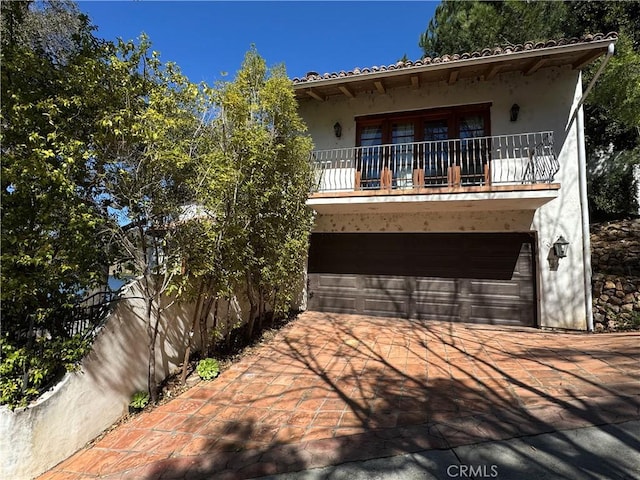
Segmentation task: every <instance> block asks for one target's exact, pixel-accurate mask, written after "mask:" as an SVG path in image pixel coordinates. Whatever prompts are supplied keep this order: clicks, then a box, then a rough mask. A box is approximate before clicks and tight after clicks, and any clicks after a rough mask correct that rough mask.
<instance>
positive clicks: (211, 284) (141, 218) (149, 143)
mask: <svg viewBox="0 0 640 480" xmlns="http://www.w3.org/2000/svg"><path fill="white" fill-rule="evenodd" d="M2 13H3V15H2V52H1V53H2V84H3V89H2V118H1V122H2V123H1V134H2V138H1V140H2V147H1V148H2V158H3V162H2V178H1V181H2V192H1V193H2V232H1V235H2V285H3V288H2V293H1V300H2V332H1V337H0V345H1V347H2V358H1V362H0V371H1V372H2V380H1V381H0V392H1V397H0V401H1V402H2V403H7V404H9V405H12V406H17V405H24V404H26V403H27V402H28V401H29V400H31V399H33V398H35V397H36V396H37V395H38V394H39V393H41V392H42V390H43V389H44V388H46V387H47V386H48V385H50V384H51V382H52V381H54V380H55V379H56V378H58V377H59V376H60V375H62V374H63V373H64V371H65V370H68V369H71V368H73V367H74V365H76V364H77V362H79V361H80V359H81V358H82V357H83V355H84V354H85V353H86V351H87V349H88V348H89V341H87V340H85V339H84V337H83V336H72V335H71V333H70V332H71V331H72V329H71V328H69V327H70V324H72V323H73V316H72V311H73V306H74V305H75V304H77V303H78V302H79V301H81V300H82V298H83V296H84V295H85V294H86V292H90V291H91V290H92V289H93V288H95V287H96V286H98V285H100V284H102V283H104V282H105V280H106V275H107V272H108V271H109V269H113V268H116V269H117V270H119V271H126V272H127V273H128V274H133V275H135V276H137V277H138V278H139V280H140V286H141V289H142V295H143V297H144V301H145V305H146V312H145V317H144V319H145V322H146V328H147V333H148V339H149V343H148V348H149V351H148V354H149V356H148V365H149V369H148V394H149V400H150V401H151V402H155V401H156V399H157V393H158V392H157V383H156V371H155V361H156V347H157V346H158V344H159V343H160V341H159V332H160V331H162V329H163V328H165V327H166V326H167V324H168V323H167V322H170V321H171V319H170V318H166V315H164V312H165V311H166V309H167V308H168V307H169V306H170V305H171V304H172V302H173V301H174V300H173V299H175V298H178V299H179V300H181V301H182V300H185V301H195V302H196V303H197V305H198V307H197V309H196V315H195V316H194V324H193V325H194V326H193V328H192V331H193V329H195V327H196V326H197V324H198V323H200V326H201V329H202V330H203V331H204V332H203V333H204V335H203V337H204V338H207V337H208V335H207V332H206V330H207V328H208V324H207V318H208V316H209V313H210V312H211V311H212V309H213V310H214V312H217V305H218V302H219V300H220V299H227V300H230V299H232V297H233V296H234V294H235V293H234V292H236V291H237V290H238V289H240V288H241V287H244V289H245V290H246V291H247V293H248V296H249V298H250V302H251V312H250V323H249V328H248V332H247V333H248V336H251V334H252V332H253V329H254V321H255V320H256V319H258V322H259V323H260V322H261V321H262V319H263V318H264V317H265V315H266V309H267V304H268V305H269V306H270V307H271V308H273V309H275V310H277V311H284V310H286V309H288V308H289V305H290V304H291V299H292V297H293V296H294V295H295V293H296V290H297V287H298V282H299V278H300V274H301V272H302V269H303V265H304V258H305V253H306V246H307V239H308V233H309V230H310V227H311V212H310V211H309V210H308V209H307V208H306V206H305V201H306V198H307V194H308V192H309V189H310V185H311V169H310V165H309V163H308V157H309V153H310V150H311V142H310V140H309V139H308V137H306V136H304V135H302V133H303V132H304V130H305V127H304V125H303V123H302V121H301V119H300V118H299V116H298V114H297V106H296V102H295V98H294V94H293V89H292V85H291V82H290V81H289V79H288V78H287V77H286V73H285V70H284V67H276V68H274V69H268V68H267V67H266V63H265V61H264V60H263V59H262V58H261V57H260V56H259V55H258V54H257V52H256V51H255V49H252V50H251V51H250V52H249V53H248V54H247V56H246V58H245V62H244V64H243V67H242V69H241V70H240V72H238V76H237V78H236V79H235V80H234V81H233V82H227V83H221V84H219V85H217V86H216V87H215V88H211V87H209V86H207V85H204V84H202V85H195V84H193V83H191V82H189V81H188V79H187V78H186V77H184V76H183V75H182V74H181V73H180V70H179V68H178V67H177V66H176V65H174V64H172V63H163V62H161V61H160V58H159V56H158V54H157V53H156V52H153V51H152V50H151V48H150V43H149V41H148V40H147V39H146V37H144V36H143V37H141V39H140V42H139V43H138V44H135V43H133V42H123V41H118V42H116V43H111V42H103V41H100V40H98V39H96V38H95V37H94V36H93V34H92V30H93V27H92V26H91V25H90V24H89V20H88V19H87V18H86V17H85V16H83V15H81V14H80V13H79V12H78V10H77V8H76V7H75V5H74V4H73V3H71V2H53V1H52V2H41V3H38V4H32V3H30V2H11V3H7V2H5V3H3V5H2ZM214 317H215V318H216V320H215V322H218V318H217V313H214ZM217 327H218V324H217V323H216V324H214V331H216V329H217ZM226 327H227V330H229V324H228V322H227V325H226ZM191 337H192V336H190V337H189V338H191ZM188 354H189V349H188V350H187V360H188ZM186 363H187V362H186V361H185V365H186Z"/></svg>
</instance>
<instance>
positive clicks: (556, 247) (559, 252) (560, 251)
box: [553, 235, 569, 258]
mask: <svg viewBox="0 0 640 480" xmlns="http://www.w3.org/2000/svg"><path fill="white" fill-rule="evenodd" d="M568 249H569V242H567V240H566V239H565V238H564V237H563V236H562V235H560V237H559V238H558V240H556V243H554V244H553V252H554V253H555V254H556V257H558V258H564V257H566V256H567V250H568Z"/></svg>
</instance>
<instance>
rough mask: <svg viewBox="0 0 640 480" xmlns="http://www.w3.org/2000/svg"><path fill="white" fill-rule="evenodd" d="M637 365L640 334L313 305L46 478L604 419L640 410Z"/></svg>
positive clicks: (437, 446) (434, 445)
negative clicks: (326, 309) (207, 378)
mask: <svg viewBox="0 0 640 480" xmlns="http://www.w3.org/2000/svg"><path fill="white" fill-rule="evenodd" d="M639 360H640V334H638V333H625V334H599V335H588V334H580V333H555V332H546V331H541V330H536V329H524V328H518V329H514V328H500V327H492V326H473V325H461V324H450V323H441V322H418V321H408V320H402V319H386V318H373V317H364V316H355V315H333V314H321V313H314V312H307V313H304V314H302V315H301V316H300V317H299V318H298V319H297V320H295V321H294V322H292V323H291V324H290V325H288V326H287V327H285V328H284V329H283V330H282V331H281V332H280V333H279V334H278V335H277V336H276V338H275V339H274V340H273V341H271V342H269V343H268V344H266V345H264V346H262V347H261V348H260V349H259V350H258V351H257V353H256V354H255V355H252V356H251V357H247V358H244V359H243V360H242V361H240V362H239V363H237V364H235V365H233V366H232V367H231V368H230V369H229V370H226V371H224V372H222V374H221V375H220V376H219V377H218V378H217V379H216V380H214V381H212V382H201V383H199V384H197V385H196V386H195V387H193V388H192V389H190V390H189V391H187V392H185V393H184V394H183V395H181V396H180V397H178V398H177V399H175V400H173V401H171V402H169V403H167V404H165V405H162V406H160V407H158V408H156V409H155V410H154V411H152V412H150V413H145V414H142V415H140V416H138V417H136V418H135V419H134V420H132V421H130V422H128V423H126V424H124V425H121V426H119V427H118V428H116V429H115V430H114V431H112V432H110V433H109V434H108V435H106V436H105V437H104V438H103V439H101V440H100V441H99V442H97V443H96V444H95V445H94V446H92V447H91V448H88V449H84V450H81V451H80V452H78V453H77V454H75V455H74V456H73V457H71V458H70V459H68V460H67V461H65V462H63V463H62V464H60V465H58V466H57V467H55V468H54V469H53V470H51V471H50V472H48V473H47V474H45V475H44V476H43V477H42V478H46V479H62V478H64V479H76V478H78V479H79V478H93V477H100V478H135V479H156V478H188V479H195V478H215V479H227V478H228V479H241V478H254V477H260V476H264V475H273V474H278V473H285V472H295V471H300V470H305V469H310V468H317V467H325V466H328V465H337V464H341V463H344V462H352V461H360V460H368V459H378V458H384V457H391V456H397V455H402V454H408V453H413V452H423V451H429V450H445V449H450V448H452V447H461V446H465V445H480V444H482V443H484V442H487V441H493V440H507V439H512V438H519V437H523V436H526V435H532V434H543V433H548V432H555V431H564V430H569V429H575V428H579V427H588V426H603V428H605V427H604V426H605V425H608V424H622V423H623V422H628V421H630V420H637V419H640V363H639ZM620 431H623V430H620ZM576 438H578V437H576ZM619 440H620V441H621V442H622V443H623V444H624V445H626V446H627V447H629V448H634V446H633V441H634V440H633V437H630V436H628V437H624V436H622V437H621V438H620V439H619ZM636 441H637V439H636ZM572 448H574V449H576V451H578V452H582V453H583V454H584V455H588V454H589V452H590V450H591V447H590V446H589V445H581V444H580V442H578V441H576V442H573V443H572ZM390 465H392V462H391V463H390ZM458 473H459V471H458ZM488 473H489V474H490V473H492V472H488ZM623 473H624V472H623Z"/></svg>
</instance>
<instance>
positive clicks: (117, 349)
mask: <svg viewBox="0 0 640 480" xmlns="http://www.w3.org/2000/svg"><path fill="white" fill-rule="evenodd" d="M138 289H139V286H138V285H137V284H135V283H134V284H133V285H132V286H131V287H130V289H129V290H128V291H127V292H126V293H125V295H124V299H123V300H121V301H120V302H119V304H118V306H117V307H116V309H115V310H114V312H113V313H112V314H111V315H110V317H109V319H108V320H107V322H106V324H105V325H104V327H103V328H102V329H101V331H100V332H99V334H98V336H97V338H96V340H95V342H94V344H93V348H92V351H91V353H90V354H89V355H88V356H87V357H86V358H85V359H84V360H83V362H82V365H81V368H80V371H78V372H75V373H69V374H67V375H66V376H65V378H64V379H63V380H62V381H61V382H60V383H59V384H58V385H57V386H56V387H55V388H54V389H53V390H52V391H50V392H47V393H46V394H45V395H43V396H42V397H41V398H40V399H39V400H38V401H37V402H35V403H34V404H33V405H31V406H29V407H28V408H22V409H16V411H13V412H12V411H10V410H9V409H7V408H6V407H0V452H2V455H1V457H0V478H2V479H11V480H20V479H30V478H34V477H36V476H37V475H39V474H41V473H43V472H45V471H46V470H48V469H49V468H51V467H53V466H55V465H56V464H58V463H59V462H61V461H62V460H64V459H65V458H67V457H68V456H70V455H71V454H73V453H74V452H76V451H77V450H79V449H80V448H82V447H83V446H84V445H85V444H86V443H87V442H89V441H90V440H92V439H94V438H95V437H96V436H98V435H99V434H100V433H101V432H102V431H103V430H105V429H106V428H108V427H109V426H111V425H112V424H113V423H114V422H116V421H117V420H118V419H119V418H120V417H122V416H123V415H124V414H126V413H127V412H128V406H129V402H130V400H131V396H132V395H133V393H135V392H136V391H139V390H146V388H147V365H148V346H147V332H146V327H145V320H144V315H145V308H144V302H143V301H142V299H141V298H140V292H139V290H138ZM226 307H227V306H226V304H225V305H223V306H222V312H221V317H222V318H224V317H225V316H226ZM247 312H248V308H246V307H244V306H237V308H235V309H233V315H232V316H231V318H232V321H234V322H241V321H243V320H246V316H247V315H246V314H247ZM192 314H193V308H192V305H185V304H175V305H173V306H171V307H170V308H169V309H167V310H166V311H165V312H164V319H165V321H164V322H163V324H162V327H161V328H160V333H159V335H158V343H157V344H156V352H157V355H156V368H157V378H158V380H159V381H161V380H162V379H164V378H165V377H166V376H167V375H168V374H169V373H171V372H172V371H175V370H176V369H177V368H178V367H179V365H180V364H181V363H182V359H183V355H184V348H185V345H186V336H187V334H188V331H189V327H190V325H191V321H192Z"/></svg>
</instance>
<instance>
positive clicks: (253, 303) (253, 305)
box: [246, 272, 258, 341]
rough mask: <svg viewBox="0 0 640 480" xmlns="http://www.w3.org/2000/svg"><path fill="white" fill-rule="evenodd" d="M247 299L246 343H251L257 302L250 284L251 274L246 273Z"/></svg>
mask: <svg viewBox="0 0 640 480" xmlns="http://www.w3.org/2000/svg"><path fill="white" fill-rule="evenodd" d="M246 281H247V298H248V299H249V321H248V322H247V341H251V337H252V336H253V327H254V324H255V320H256V311H257V309H258V305H257V303H258V301H257V299H256V294H255V291H254V290H253V283H252V282H251V274H250V273H249V272H247V275H246Z"/></svg>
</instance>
